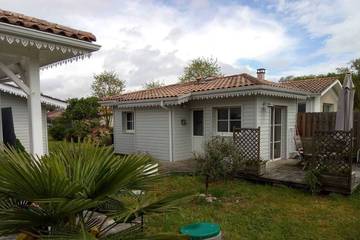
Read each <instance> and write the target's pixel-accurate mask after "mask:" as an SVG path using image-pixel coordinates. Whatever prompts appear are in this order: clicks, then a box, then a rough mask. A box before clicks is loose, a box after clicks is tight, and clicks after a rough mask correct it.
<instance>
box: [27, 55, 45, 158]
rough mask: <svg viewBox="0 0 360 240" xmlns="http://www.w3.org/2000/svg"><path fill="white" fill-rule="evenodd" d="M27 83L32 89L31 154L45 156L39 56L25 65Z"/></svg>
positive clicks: (29, 110)
mask: <svg viewBox="0 0 360 240" xmlns="http://www.w3.org/2000/svg"><path fill="white" fill-rule="evenodd" d="M25 81H26V84H27V85H28V87H29V88H30V95H29V96H28V100H27V102H28V112H29V140H30V153H32V154H34V155H38V156H42V155H44V145H43V134H44V133H43V129H42V118H41V115H42V114H41V102H40V65H39V58H38V56H36V57H34V58H31V59H28V60H27V61H26V63H25Z"/></svg>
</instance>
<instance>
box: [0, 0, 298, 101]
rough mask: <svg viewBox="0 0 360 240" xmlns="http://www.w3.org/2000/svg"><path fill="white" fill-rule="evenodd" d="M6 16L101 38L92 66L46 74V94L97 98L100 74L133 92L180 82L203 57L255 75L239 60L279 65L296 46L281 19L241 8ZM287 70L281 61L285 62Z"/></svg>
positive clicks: (111, 8) (126, 6)
mask: <svg viewBox="0 0 360 240" xmlns="http://www.w3.org/2000/svg"><path fill="white" fill-rule="evenodd" d="M0 2H1V4H2V8H5V9H8V10H14V11H19V12H23V13H25V14H27V15H30V16H37V17H41V18H45V19H47V20H49V21H55V22H58V23H61V24H64V25H68V26H71V27H76V28H79V29H84V30H88V31H91V32H93V33H94V34H95V35H96V36H97V39H98V42H97V43H99V44H100V45H102V49H101V50H100V51H99V52H98V53H96V54H94V56H93V57H92V58H91V59H89V60H86V61H83V62H78V63H75V64H74V63H73V64H69V65H66V66H62V67H58V68H54V69H51V70H46V71H44V72H42V74H41V77H42V89H43V92H44V93H47V94H50V95H54V96H57V97H62V98H67V97H75V96H86V95H89V94H90V84H91V81H92V76H93V73H97V72H100V71H102V70H105V69H108V70H115V71H117V72H118V73H119V75H120V76H121V77H122V78H124V79H125V80H126V81H127V86H128V89H135V88H138V87H140V86H142V85H143V84H144V83H145V82H146V81H150V80H161V81H164V82H166V83H171V82H174V81H176V80H177V77H178V76H179V75H180V73H181V71H182V69H183V67H184V65H185V64H186V63H187V62H188V61H189V60H190V59H192V58H195V57H198V56H208V57H215V58H217V59H218V61H219V63H221V65H222V66H224V72H225V73H235V71H243V70H244V71H245V70H246V71H251V70H250V68H249V67H248V66H239V65H238V64H237V63H236V62H237V60H238V59H241V58H244V59H254V60H258V61H262V60H267V61H270V59H273V58H277V57H278V56H280V55H282V54H285V52H287V51H289V49H291V48H293V47H294V46H295V45H296V40H295V39H293V38H291V37H290V36H288V34H287V32H286V28H285V26H283V25H282V24H281V23H280V22H279V21H277V20H276V19H274V17H273V16H270V15H267V14H266V13H264V12H260V11H258V10H254V9H252V8H249V7H246V6H243V5H240V4H231V5H222V6H219V5H217V6H214V5H213V4H211V3H209V2H208V1H201V0H199V1H188V0H183V1H181V0H179V1H178V2H175V4H173V5H165V4H163V3H161V2H156V1H131V0H129V1H101V0H97V1H87V0H86V1H85V0H79V1H73V0H71V1H70V0H65V1H61V2H58V3H51V4H49V2H48V1H45V0H34V1H31V3H30V1H25V2H23V1H21V3H20V1H14V0H13V1H0ZM278 63H280V64H281V61H278Z"/></svg>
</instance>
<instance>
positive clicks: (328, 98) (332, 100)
mask: <svg viewBox="0 0 360 240" xmlns="http://www.w3.org/2000/svg"><path fill="white" fill-rule="evenodd" d="M338 99H339V96H338V94H337V93H336V91H335V90H334V88H332V89H329V91H327V92H326V93H325V94H324V95H322V96H321V98H320V111H321V112H323V111H324V109H323V105H324V103H329V104H333V105H334V112H336V111H337V107H338V106H337V105H338Z"/></svg>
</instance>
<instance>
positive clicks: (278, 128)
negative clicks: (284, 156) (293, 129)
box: [274, 126, 281, 141]
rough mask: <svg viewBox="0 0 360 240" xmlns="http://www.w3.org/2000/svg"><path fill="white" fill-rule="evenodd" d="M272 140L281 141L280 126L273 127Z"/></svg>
mask: <svg viewBox="0 0 360 240" xmlns="http://www.w3.org/2000/svg"><path fill="white" fill-rule="evenodd" d="M274 140H275V141H280V140H281V126H275V136H274Z"/></svg>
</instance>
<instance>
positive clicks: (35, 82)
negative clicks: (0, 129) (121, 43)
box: [0, 9, 100, 156]
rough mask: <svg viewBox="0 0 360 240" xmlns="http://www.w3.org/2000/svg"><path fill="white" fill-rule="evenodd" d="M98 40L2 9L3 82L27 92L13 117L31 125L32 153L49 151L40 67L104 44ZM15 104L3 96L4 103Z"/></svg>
mask: <svg viewBox="0 0 360 240" xmlns="http://www.w3.org/2000/svg"><path fill="white" fill-rule="evenodd" d="M95 41H96V38H95V36H94V35H93V34H92V33H89V32H84V31H81V30H76V29H72V28H69V27H65V26H62V25H60V24H56V23H51V22H48V21H45V20H42V19H37V18H34V17H29V16H26V15H23V14H19V13H15V12H11V11H5V10H1V9H0V83H6V82H11V83H14V84H16V85H17V86H18V87H19V89H21V91H22V92H23V93H24V94H25V95H26V98H19V97H18V98H17V99H18V100H19V99H23V100H24V103H26V105H25V106H24V105H23V104H21V105H22V106H24V109H23V110H24V112H23V114H22V115H15V114H14V116H13V119H14V124H15V125H16V122H19V123H20V122H23V124H24V126H23V128H24V129H26V128H27V133H26V135H27V137H26V139H27V140H25V138H24V139H23V140H24V144H25V146H26V147H27V149H28V150H29V152H30V153H32V154H36V155H39V156H41V155H43V154H44V153H45V152H46V148H45V147H46V146H45V145H44V139H45V138H46V132H45V129H44V128H43V126H44V124H43V120H42V116H43V115H44V110H43V108H42V103H44V101H43V100H44V96H41V91H40V89H41V88H40V85H41V83H40V69H42V68H47V67H52V66H56V65H58V64H62V63H69V62H72V61H77V60H80V59H83V58H84V57H86V56H89V55H90V53H91V52H94V51H97V50H98V49H99V48H100V46H99V45H96V44H94V43H93V42H95ZM1 97H3V96H1ZM25 99H26V100H25ZM14 101H17V100H16V99H15V100H14ZM11 104H13V102H11V101H10V102H6V98H4V99H1V98H0V105H1V106H12V105H11ZM8 115H10V114H8ZM25 115H27V117H25ZM2 124H4V122H3V123H2ZM18 135H20V134H18ZM26 141H27V142H28V143H26Z"/></svg>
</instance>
